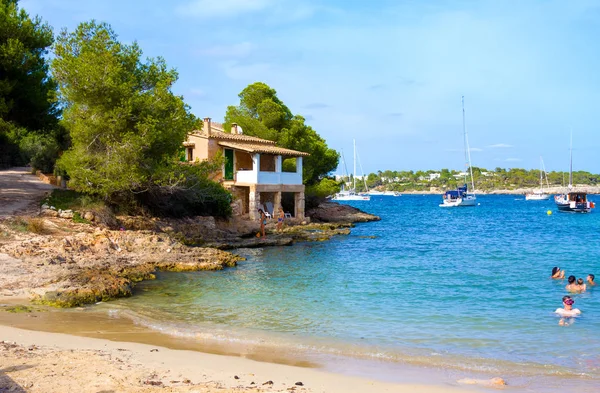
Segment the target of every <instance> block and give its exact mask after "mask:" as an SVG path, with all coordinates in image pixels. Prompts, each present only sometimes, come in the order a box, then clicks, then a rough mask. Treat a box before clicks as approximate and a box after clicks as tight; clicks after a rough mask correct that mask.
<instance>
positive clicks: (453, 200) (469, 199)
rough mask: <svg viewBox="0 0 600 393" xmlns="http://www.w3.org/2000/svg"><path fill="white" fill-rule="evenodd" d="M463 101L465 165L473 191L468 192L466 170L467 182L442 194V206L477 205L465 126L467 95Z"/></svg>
mask: <svg viewBox="0 0 600 393" xmlns="http://www.w3.org/2000/svg"><path fill="white" fill-rule="evenodd" d="M461 102H462V120H463V137H464V149H465V165H467V167H468V171H469V173H470V174H471V188H472V189H473V191H472V192H470V193H469V192H468V188H467V171H465V184H464V185H463V186H462V187H457V188H456V190H449V191H446V192H445V193H444V195H443V196H442V198H443V201H442V203H441V204H440V207H466V206H477V197H476V196H475V192H474V190H475V182H474V180H473V167H472V166H471V150H470V148H469V139H468V136H467V128H466V126H465V97H464V96H463V97H462V99H461Z"/></svg>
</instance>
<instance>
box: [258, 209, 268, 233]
mask: <svg viewBox="0 0 600 393" xmlns="http://www.w3.org/2000/svg"><path fill="white" fill-rule="evenodd" d="M258 214H259V215H260V233H261V234H262V237H263V239H264V238H266V237H267V235H266V234H265V225H267V216H266V214H265V212H264V211H263V210H262V209H258Z"/></svg>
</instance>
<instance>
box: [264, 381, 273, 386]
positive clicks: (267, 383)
mask: <svg viewBox="0 0 600 393" xmlns="http://www.w3.org/2000/svg"><path fill="white" fill-rule="evenodd" d="M264 385H273V381H267V382H265V383H263V386H264Z"/></svg>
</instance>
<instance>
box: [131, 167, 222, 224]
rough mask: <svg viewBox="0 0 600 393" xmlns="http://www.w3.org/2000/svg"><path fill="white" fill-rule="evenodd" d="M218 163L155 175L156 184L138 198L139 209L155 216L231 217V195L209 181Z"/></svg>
mask: <svg viewBox="0 0 600 393" xmlns="http://www.w3.org/2000/svg"><path fill="white" fill-rule="evenodd" d="M215 165H218V163H215V162H212V163H211V162H198V163H194V164H173V165H170V166H169V167H166V168H165V169H164V171H163V172H162V173H156V174H155V176H156V182H155V183H154V184H153V185H152V187H151V188H150V189H149V190H148V191H147V192H144V193H140V194H137V195H136V201H137V202H138V203H139V205H141V206H143V207H145V208H147V209H148V210H149V212H150V213H152V214H153V215H156V216H166V217H185V216H217V217H229V216H230V215H231V200H232V197H231V194H230V193H229V191H227V190H225V189H224V188H223V187H222V186H221V185H220V184H219V183H217V182H215V181H213V180H210V179H209V177H208V176H209V175H210V173H212V172H213V171H214V169H215Z"/></svg>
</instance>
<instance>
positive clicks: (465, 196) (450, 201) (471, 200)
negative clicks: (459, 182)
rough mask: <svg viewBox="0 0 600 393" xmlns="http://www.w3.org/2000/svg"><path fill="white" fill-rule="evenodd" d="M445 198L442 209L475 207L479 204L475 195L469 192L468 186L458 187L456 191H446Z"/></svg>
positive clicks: (441, 205)
mask: <svg viewBox="0 0 600 393" xmlns="http://www.w3.org/2000/svg"><path fill="white" fill-rule="evenodd" d="M443 198H444V202H443V203H442V204H440V207H460V206H475V205H476V202H477V198H476V197H475V194H472V193H469V192H468V190H467V185H466V184H464V185H463V186H462V187H457V188H456V190H449V191H446V192H445V193H444V195H443Z"/></svg>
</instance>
